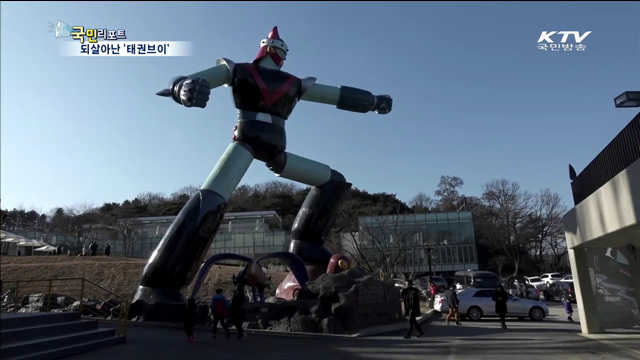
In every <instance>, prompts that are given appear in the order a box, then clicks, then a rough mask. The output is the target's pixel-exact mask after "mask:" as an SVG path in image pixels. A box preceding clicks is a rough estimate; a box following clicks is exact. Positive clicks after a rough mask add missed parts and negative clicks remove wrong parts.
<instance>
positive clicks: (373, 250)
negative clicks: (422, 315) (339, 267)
mask: <svg viewBox="0 0 640 360" xmlns="http://www.w3.org/2000/svg"><path fill="white" fill-rule="evenodd" d="M359 226H360V229H359V230H360V231H359V232H357V233H345V234H343V235H342V239H343V247H344V248H345V250H346V252H347V253H354V251H355V252H358V251H359V252H361V253H362V254H363V255H364V256H367V257H368V258H370V259H376V257H377V256H378V255H377V254H379V253H381V252H386V253H387V254H393V255H392V256H391V257H392V258H393V259H398V261H397V266H398V268H397V269H396V273H407V272H409V273H410V272H415V273H428V272H429V271H430V270H431V271H432V272H435V273H450V272H455V271H461V270H477V269H478V259H477V251H476V241H475V236H474V230H473V221H472V218H471V212H450V213H428V214H403V215H384V216H367V217H360V218H359ZM389 257H390V256H385V258H389ZM377 260H378V261H379V259H377ZM429 263H431V264H429ZM430 267H431V269H430Z"/></svg>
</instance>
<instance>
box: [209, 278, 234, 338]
mask: <svg viewBox="0 0 640 360" xmlns="http://www.w3.org/2000/svg"><path fill="white" fill-rule="evenodd" d="M229 307H230V304H229V300H227V298H226V297H225V296H224V295H223V294H222V289H216V294H215V295H214V296H213V298H212V299H211V315H213V326H212V327H211V331H212V333H213V337H214V338H215V337H216V333H217V332H218V324H220V325H222V329H224V331H225V332H226V333H227V339H228V338H230V337H231V333H230V332H229V327H228V326H227V320H228V319H229Z"/></svg>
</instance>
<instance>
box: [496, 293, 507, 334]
mask: <svg viewBox="0 0 640 360" xmlns="http://www.w3.org/2000/svg"><path fill="white" fill-rule="evenodd" d="M493 301H495V303H496V313H497V314H498V316H500V326H502V328H503V329H506V328H507V324H506V323H505V322H504V321H505V317H506V316H507V301H509V294H507V292H506V291H504V287H503V286H502V285H500V286H498V288H497V289H496V291H494V293H493Z"/></svg>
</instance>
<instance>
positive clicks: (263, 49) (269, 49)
mask: <svg viewBox="0 0 640 360" xmlns="http://www.w3.org/2000/svg"><path fill="white" fill-rule="evenodd" d="M288 52H289V48H288V47H287V44H285V43H284V41H283V40H282V39H280V34H278V27H277V26H274V27H273V29H271V32H270V33H269V36H267V38H266V39H262V41H260V50H259V51H258V55H256V58H255V59H254V60H253V63H254V64H257V63H258V62H259V61H260V60H262V59H264V58H265V57H267V56H269V57H270V58H271V60H273V62H274V63H275V64H276V65H277V66H278V68H282V65H284V61H285V60H286V59H287V53H288Z"/></svg>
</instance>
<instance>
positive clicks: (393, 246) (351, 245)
mask: <svg viewBox="0 0 640 360" xmlns="http://www.w3.org/2000/svg"><path fill="white" fill-rule="evenodd" d="M369 220H370V221H371V222H370V223H368V224H358V225H357V226H356V227H357V230H358V231H350V232H348V233H347V234H346V235H345V238H343V242H344V245H343V250H344V252H345V253H346V254H347V255H348V256H349V257H351V258H352V259H353V260H354V261H355V262H356V263H357V264H358V265H359V266H360V267H362V268H363V269H365V270H367V271H369V272H371V273H373V274H382V277H383V279H381V280H389V279H390V277H391V276H393V275H394V274H397V273H401V272H404V271H405V270H406V267H407V263H408V257H407V252H408V250H409V247H410V244H409V242H410V240H411V235H413V231H412V230H409V229H407V228H406V227H405V226H404V224H402V223H401V215H400V214H395V215H381V216H372V217H369ZM354 221H356V222H357V221H358V220H357V219H354Z"/></svg>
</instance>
